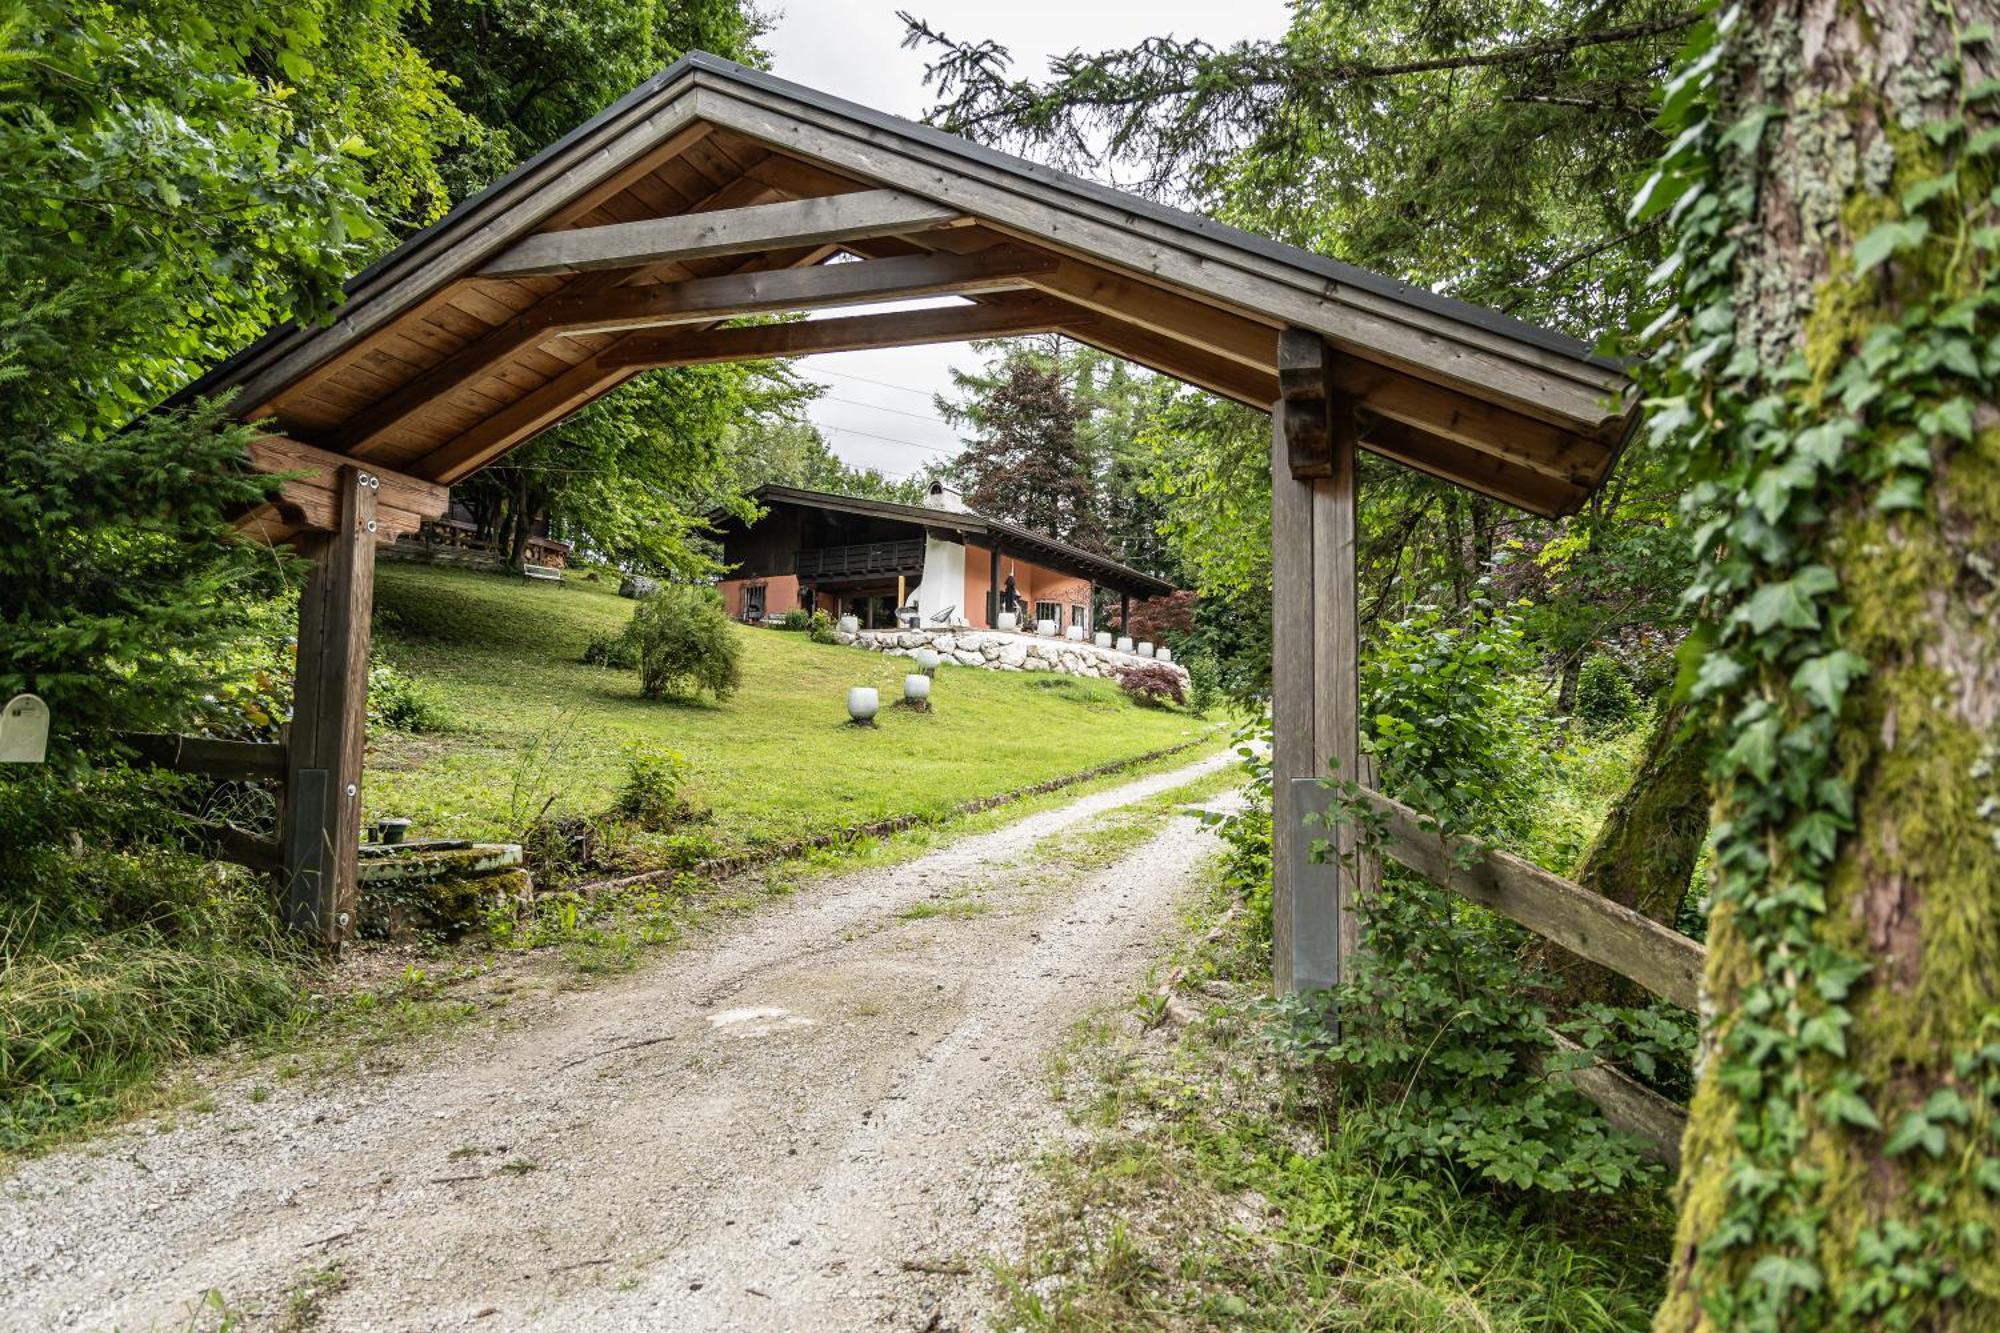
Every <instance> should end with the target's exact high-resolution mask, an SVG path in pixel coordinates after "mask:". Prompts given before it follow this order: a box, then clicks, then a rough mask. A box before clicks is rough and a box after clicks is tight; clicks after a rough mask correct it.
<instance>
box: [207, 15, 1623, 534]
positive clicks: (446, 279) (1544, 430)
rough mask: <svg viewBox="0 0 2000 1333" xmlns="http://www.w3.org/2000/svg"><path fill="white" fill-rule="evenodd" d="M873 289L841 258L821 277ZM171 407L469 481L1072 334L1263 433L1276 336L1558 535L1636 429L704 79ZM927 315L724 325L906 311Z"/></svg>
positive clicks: (669, 78)
mask: <svg viewBox="0 0 2000 1333" xmlns="http://www.w3.org/2000/svg"><path fill="white" fill-rule="evenodd" d="M835 259H840V260H860V261H862V262H860V263H829V262H827V261H829V260H835ZM347 291H348V296H347V302H346V304H345V305H344V306H343V307H342V308H341V310H340V311H339V312H338V316H337V318H335V319H334V320H333V322H332V323H331V324H329V325H326V326H323V327H303V328H302V327H287V328H283V329H279V330H277V331H275V332H274V333H272V334H271V335H270V336H268V337H266V338H264V339H263V340H261V341H260V342H258V343H257V344H255V345H254V346H252V347H250V348H248V349H247V350H245V351H244V352H242V353H241V354H239V355H237V356H235V357H233V358H231V359H230V360H229V361H227V362H225V363H224V364H223V365H221V366H218V367H217V368H216V369H215V370H214V371H213V372H211V373H210V374H209V375H207V376H205V377H203V379H202V380H200V381H199V382H197V383H196V384H195V385H193V386H191V387H190V388H189V389H188V390H187V391H185V392H184V393H183V394H181V395H178V396H177V397H179V398H181V399H185V398H187V397H190V396H193V395H196V394H216V393H219V392H222V391H224V390H235V391H236V392H237V397H236V400H235V402H236V407H237V410H238V411H239V413H240V414H241V415H243V416H244V417H246V418H265V417H274V418H275V419H276V422H277V425H278V427H279V429H281V430H282V431H283V432H284V433H285V434H287V435H289V436H291V437H293V438H295V439H297V440H299V441H302V442H304V443H306V444H310V445H316V446H319V447H322V448H325V449H327V450H330V451H332V452H334V453H338V454H341V455H344V456H347V457H351V458H353V459H356V460H360V461H366V462H368V463H369V464H371V465H373V466H375V467H377V468H378V469H390V470H397V471H401V472H405V473H408V474H410V475H411V476H413V477H416V478H420V479H423V480H430V481H440V482H447V483H448V482H451V481H455V480H457V479H459V478H461V477H463V476H466V475H468V474H469V473H470V472H472V471H475V470H477V469H478V468H479V467H480V466H482V465H483V464H485V463H486V462H488V461H491V460H492V459H493V458H496V457H498V456H500V455H501V454H502V453H504V452H506V451H507V450H508V449H510V448H512V447H514V446H515V445H517V444H519V443H521V442H522V441H524V440H526V439H528V438H531V437H532V436H533V435H534V434H535V433H537V432H538V431H540V430H542V429H545V428H546V427H548V426H549V425H551V424H553V423H555V422H557V421H559V420H561V419H562V417H563V416H565V415H567V414H568V413H569V412H572V411H575V410H576V409H577V408H579V407H581V406H582V405H584V404H586V403H588V402H590V401H592V400H593V399H594V398H595V397H597V396H599V395H600V394H602V393H604V392H607V391H608V390H609V389H611V388H612V387H615V386H616V385H617V384H619V383H621V382H623V381H624V380H625V379H628V378H630V377H631V376H633V375H635V374H638V373H639V372H640V371H642V370H644V369H646V368H648V367H652V366H661V365H681V364H691V363H697V362H703V361H716V360H727V359H737V358H741V357H754V356H771V355H787V354H804V353H808V352H812V351H823V350H836V349H845V348H850V347H859V346H887V345H904V344H908V343H912V342H922V341H951V340H957V339H962V338H967V337H981V336H995V335H997V334H1004V333H1018V332H1031V331H1060V332H1064V333H1067V334H1069V335H1071V336H1073V337H1075V338H1077V339H1079V340H1081V341H1084V342H1088V343H1091V344H1094V345H1096V346H1099V347H1102V348H1104V349H1105V350H1107V351H1110V352H1113V353H1115V354H1118V355H1121V356H1124V357H1127V358H1128V359H1131V360H1134V361H1137V362H1139V363H1141V364H1144V365H1148V366H1151V367H1152V368H1154V369H1156V370H1160V371H1162V372H1164V373H1167V374H1171V375H1175V376H1177V377H1179V378H1182V379H1184V380H1187V381H1189V382H1191V383H1195V384H1199V385H1201V386H1203V387H1205V388H1208V389H1210V390H1213V391H1215V392H1218V393H1221V394H1224V395H1226V396H1229V397H1232V398H1235V399H1237V400H1238V401H1241V402H1245V403H1248V404H1251V405H1253V406H1258V407H1262V408H1265V409H1267V410H1268V409H1269V408H1270V406H1271V404H1273V403H1274V402H1276V401H1278V399H1279V397H1280V388H1279V383H1278V374H1277V365H1276V354H1277V340H1278V335H1279V333H1280V332H1281V331H1282V330H1284V329H1285V328H1287V327H1296V328H1301V329H1307V330H1310V331H1313V332H1316V333H1318V334H1319V335H1321V336H1322V337H1323V338H1324V339H1325V340H1326V342H1327V343H1328V345H1329V346H1331V347H1332V348H1333V349H1335V351H1336V352H1337V353H1338V355H1337V357H1336V361H1335V368H1334V371H1333V387H1334V389H1335V390H1336V391H1337V392H1338V393H1339V394H1340V395H1342V396H1343V397H1345V398H1346V399H1348V400H1351V401H1353V402H1356V403H1358V404H1359V405H1360V408H1361V410H1362V418H1361V425H1362V432H1363V433H1362V436H1361V444H1362V447H1364V448H1367V449H1371V450H1373V451H1375V452H1377V453H1380V454H1382V455H1384V456H1385V457H1389V458H1392V459H1395V460H1397V461H1399V462H1403V463H1406V464H1408V465H1410V466H1414V467H1419V468H1422V469H1424V470H1427V471H1431V472H1434V473H1436V474H1438V475H1440V476H1444V477H1446V478H1448V479H1450V480H1452V481H1454V482H1457V483H1458V484H1460V485H1464V486H1467V487H1469V488H1471V489H1474V490H1478V491H1481V492H1483V493H1485V494H1489V495H1493V496H1496V497H1498V498H1501V499H1504V500H1507V501H1509V502H1511V503H1515V504H1518V505H1521V506H1522V507H1524V508H1528V509H1530V510H1533V511H1536V512H1540V513H1556V512H1563V511H1566V510H1568V509H1571V508H1574V507H1575V506H1576V505H1577V504H1578V503H1580V501H1581V500H1582V499H1583V498H1584V497H1585V496H1586V495H1587V494H1588V493H1589V492H1590V490H1591V489H1592V488H1593V487H1594V486H1596V485H1597V484H1598V483H1600V482H1601V481H1602V479H1603V477H1604V475H1605V473H1606V472H1607V470H1608V469H1609V467H1610V464H1611V462H1612V460H1613V458H1614V457H1615V454H1616V452H1617V450H1618V448H1619V446H1620V444H1621V443H1622V441H1623V439H1624V436H1625V434H1626V432H1627V430H1628V428H1629V426H1630V425H1631V423H1632V421H1633V419H1634V415H1635V409H1634V407H1633V405H1632V404H1631V402H1630V400H1629V397H1628V396H1627V389H1628V386H1627V384H1626V381H1625V377H1624V376H1623V374H1622V373H1621V372H1620V371H1619V369H1618V368H1617V367H1616V366H1615V365H1613V364H1611V363H1609V362H1606V361H1604V360H1603V359H1601V358H1598V357H1595V356H1593V355H1592V354H1591V353H1590V351H1589V349H1588V348H1586V347H1585V346H1583V345H1582V344H1580V343H1578V342H1576V341H1574V340H1572V339H1569V338H1566V337H1563V336H1561V335H1559V334H1555V333H1552V332H1549V331H1547V330H1544V329H1539V328H1536V327H1534V326H1532V325H1528V324H1525V323H1522V322H1521V321H1519V320H1515V319H1511V318H1509V317H1507V316H1504V315H1501V314H1498V313H1496V312H1493V311H1489V310H1484V309H1480V308H1478V307H1475V306H1469V305H1466V304H1464V303H1462V302H1458V301H1453V300H1450V299H1447V298H1444V297H1440V296H1437V295H1435V294H1433V293H1430V292H1427V291H1424V290H1422V289H1419V288H1415V287H1412V286H1409V285H1407V284H1403V283H1398V282H1394V281H1391V280H1389V279H1385V278H1382V277H1379V276H1377V275H1374V274H1370V273H1366V272H1364V271H1362V270H1359V269H1356V268H1353V267H1352V266H1350V265H1346V264H1341V263H1338V262H1335V261H1333V260H1329V259H1326V258H1324V257H1322V256H1318V255H1314V254H1311V253H1309V252H1307V251H1303V250H1299V249H1296V248H1294V247H1291V246H1287V245H1282V244H1279V243H1277V242H1275V241H1270V240H1267V239H1264V238H1261V237H1257V236H1253V235H1250V234H1248V233H1245V232H1242V231H1239V230H1237V229H1235V228H1232V227H1227V226H1224V225H1222V224H1220V223H1217V222H1213V221H1211V220H1209V219H1206V218H1201V217H1197V216H1194V215H1191V214H1188V213H1183V212H1179V211H1177V210H1174V209H1170V208H1166V207H1163V206H1161V205H1158V204H1155V203H1152V202H1149V201H1146V200H1143V199H1139V198H1136V197H1134V196H1130V195H1126V194H1123V193H1121V192H1119V191H1116V190H1112V189H1109V188H1107V187H1104V186H1101V185H1097V184H1094V183H1092V182H1088V181H1084V180H1081V179H1078V178H1076V177H1074V176H1069V175H1066V174H1064V173H1061V172H1057V171H1052V170H1050V169H1048V168H1046V167H1042V166H1039V165H1037V164H1035V163H1031V162H1027V161H1024V160H1022V159H1020V158H1016V157H1012V156H1009V155H1007V154H1004V153H999V152H995V151H993V150H991V149H988V148H984V147H981V146H979V145H976V144H972V143H969V142H967V141H965V140H962V139H958V138H956V137H954V136H951V135H947V134H944V133H942V132H940V131H938V130H936V129H934V128H931V127H928V126H924V125H919V124H916V123H913V122H910V121H906V120H902V119H899V118H897V117H893V116H888V115H885V114H883V113H881V112H878V111H874V110H872V109H870V108H867V107H863V106H859V105H856V104H855V103H852V102H848V101H845V100H843V99H840V98H835V97H830V96H827V95H825V94H823V93H819V92H816V91H814V90H812V89H809V88H805V87H802V86H800V85H798V84H795V83H791V82H789V81H787V80H784V79H780V78H776V77H774V76H772V75H769V74H765V73H762V72H760V71H756V70H751V69H747V68H745V67H743V66H741V65H737V64H734V63H731V62H729V61H725V60H720V59H718V58H716V57H714V56H709V55H706V54H701V53H697V54H694V55H690V56H688V57H686V58H685V59H683V60H681V61H679V62H677V63H676V64H674V65H673V66H672V67H671V68H669V69H667V70H665V71H664V72H662V73H661V74H660V75H659V76H657V77H656V78H654V79H651V80H649V81H647V82H646V83H645V84H643V85H641V86H640V87H639V88H637V89H635V90H634V91H633V92H632V93H631V94H629V95H628V96H626V97H625V98H623V99H621V100H620V101H619V102H617V103H616V104H614V105H613V106H611V107H609V108H607V109H606V110H605V111H604V112H602V113H601V114H599V115H598V116H596V117H594V118H592V119H591V120H590V121H589V122H587V123H585V124H584V125H582V126H580V127H578V128H577V129H576V130H575V131H574V132H572V133H571V134H569V135H566V136H565V137H564V138H563V139H562V140H560V141H559V142H557V143H555V144H553V145H551V146H550V147H549V148H547V149H546V150H544V151H543V152H542V153H540V154H539V155H537V156H536V157H535V158H533V159H532V160H530V161H529V162H526V163H524V164H523V165H522V166H521V167H519V168H518V169H516V170H515V171H514V172H512V173H510V174H509V175H508V176H506V177H505V178H503V179H502V180H500V181H499V182H497V183H496V184H495V185H493V186H492V187H491V188H490V189H488V190H486V191H485V192H483V193H482V194H480V195H478V196H476V197H474V198H472V199H469V200H467V201H465V202H464V203H462V204H460V205H459V206H458V207H457V208H455V209H454V210H452V212H451V213H450V214H449V215H448V216H447V217H445V218H444V219H443V220H441V221H440V222H438V223H437V224H435V225H434V226H432V227H430V228H428V229H426V230H425V231H423V232H420V233H418V234H417V235H415V236H413V237H411V238H410V239H409V240H407V241H405V242H404V243H403V244H402V245H400V246H398V247H397V249H396V250H395V251H393V252H392V253H390V254H389V255H387V256H385V257H384V258H383V259H382V260H380V261H379V262H377V263H376V264H374V265H372V266H371V267H370V268H368V269H367V270H365V271H364V272H362V273H361V274H359V275H358V276H357V277H356V278H355V279H354V280H353V281H352V282H350V283H349V284H348V289H347ZM942 293H953V294H959V295H962V296H964V297H966V298H968V299H969V301H970V302H971V304H970V305H967V306H963V307H957V308H953V309H947V310H931V311H924V312H920V313H918V314H915V315H892V316H882V315H875V316H858V317H850V318H843V319H828V320H818V321H812V322H807V323H788V324H778V325H768V324H767V325H764V326H762V327H748V328H743V327H724V326H725V325H728V324H729V323H730V322H731V321H734V320H738V319H740V318H741V317H744V316H755V315H772V314H787V313H792V312H798V311H805V310H815V309H825V308H827V307H830V306H837V305H842V304H860V303H874V302H881V301H884V300H893V299H898V298H901V297H906V296H912V295H936V294H942Z"/></svg>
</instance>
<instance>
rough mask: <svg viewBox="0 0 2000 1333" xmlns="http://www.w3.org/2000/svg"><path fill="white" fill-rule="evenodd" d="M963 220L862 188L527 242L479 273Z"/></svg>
mask: <svg viewBox="0 0 2000 1333" xmlns="http://www.w3.org/2000/svg"><path fill="white" fill-rule="evenodd" d="M963 220H964V219H963V216H962V215H961V214H959V213H956V212H954V211H953V210H952V209H950V208H947V207H945V206H944V205H942V204H934V203H932V202H931V201H930V200H928V199H919V198H917V197H916V196H915V195H910V194H904V193H903V192H902V191H901V190H857V191H854V192H852V193H848V194H834V195H826V196H823V197H820V198H814V199H793V200H785V201H782V202H779V203H768V204H754V205H750V206H748V207H744V208H725V209H709V210H705V211H702V212H696V213H679V214H676V215H674V216H672V217H663V218H647V219H645V220H643V221H639V222H614V223H611V224H609V225H607V226H602V227H577V228H572V229H570V230H567V231H548V232H542V233H541V234H539V235H536V236H530V237H528V238H527V239H526V240H524V241H522V242H521V243H520V244H518V245H516V246H515V247H514V248H513V249H511V250H509V251H507V253H505V254H503V255H501V256H500V257H499V258H498V259H495V260H493V261H492V262H490V263H488V264H487V265H486V267H484V268H482V269H481V270H479V272H480V276H482V277H487V278H518V277H530V276H541V275H546V274H553V273H584V272H588V271H590V270H593V269H606V268H632V267H634V266H637V265H642V264H657V263H663V262H667V261H673V262H676V263H678V262H681V261H684V260H689V259H707V258H712V257H714V256H716V255H740V254H751V253H754V252H756V251H758V250H771V249H785V248H789V247H792V246H799V245H820V244H826V243H830V242H839V241H854V240H865V239H867V238H868V237H871V236H894V235H898V234H900V233H903V232H909V231H917V230H920V229H923V228H926V227H943V226H950V225H955V224H958V223H960V222H962V221H963Z"/></svg>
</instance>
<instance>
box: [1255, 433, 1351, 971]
mask: <svg viewBox="0 0 2000 1333" xmlns="http://www.w3.org/2000/svg"><path fill="white" fill-rule="evenodd" d="M1270 413H1271V782H1272V806H1271V812H1272V818H1271V984H1272V989H1273V990H1274V991H1275V992H1276V993H1277V994H1278V995H1280V996H1287V995H1295V994H1297V993H1298V992H1299V991H1300V990H1303V989H1307V988H1309V987H1311V986H1312V985H1314V984H1315V983H1316V984H1318V985H1322V986H1323V985H1326V984H1327V982H1328V981H1329V980H1330V979H1331V978H1330V977H1329V976H1328V975H1326V973H1327V972H1330V970H1331V964H1330V963H1328V964H1326V965H1325V966H1324V967H1308V968H1307V969H1305V970H1304V972H1303V973H1302V972H1301V970H1300V968H1299V967H1298V952H1299V943H1300V942H1299V941H1298V939H1297V938H1296V933H1297V932H1296V930H1295V928H1294V921H1295V919H1296V917H1297V915H1298V912H1297V900H1298V898H1299V897H1300V895H1301V894H1305V893H1310V894H1315V895H1322V894H1323V895H1325V897H1326V898H1327V903H1326V905H1327V906H1328V908H1329V909H1330V908H1331V907H1332V906H1333V905H1334V904H1335V903H1337V901H1338V899H1337V897H1335V896H1334V895H1333V894H1332V893H1331V892H1330V891H1329V890H1328V889H1327V885H1328V883H1329V881H1328V880H1327V879H1326V876H1327V875H1328V874H1329V873H1330V872H1329V870H1328V868H1327V867H1325V866H1324V865H1318V866H1316V865H1315V864H1314V863H1313V862H1312V860H1311V859H1310V857H1309V855H1308V850H1309V848H1310V847H1311V844H1312V842H1313V836H1312V834H1311V833H1310V832H1309V830H1308V829H1307V827H1306V825H1305V823H1304V822H1303V819H1302V817H1301V814H1300V812H1299V811H1297V810H1295V809H1294V808H1293V806H1292V797H1291V795H1290V792H1291V784H1292V783H1293V782H1294V781H1295V780H1300V779H1310V778H1316V777H1317V776H1318V774H1317V773H1315V772H1314V769H1313V661H1312V651H1313V640H1312V620H1311V611H1312V521H1313V517H1312V485H1311V483H1310V482H1303V481H1295V480H1293V479H1292V472H1291V445H1290V443H1289V442H1288V441H1287V440H1286V438H1285V404H1284V402H1283V401H1282V400H1279V401H1275V402H1273V403H1272V404H1271V405H1270ZM1316 971H1317V972H1319V973H1320V975H1318V976H1315V975H1314V973H1315V972H1316Z"/></svg>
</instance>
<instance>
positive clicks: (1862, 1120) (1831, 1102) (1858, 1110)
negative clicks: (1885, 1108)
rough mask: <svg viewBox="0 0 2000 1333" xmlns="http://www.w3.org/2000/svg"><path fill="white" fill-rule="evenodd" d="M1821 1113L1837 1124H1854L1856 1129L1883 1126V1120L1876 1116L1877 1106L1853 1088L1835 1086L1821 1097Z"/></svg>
mask: <svg viewBox="0 0 2000 1333" xmlns="http://www.w3.org/2000/svg"><path fill="white" fill-rule="evenodd" d="M1819 1113H1820V1114H1821V1115H1823V1116H1825V1117H1826V1118H1827V1119H1828V1120H1831V1121H1833V1122H1834V1123H1836V1124H1841V1125H1853V1126H1854V1127H1855V1128H1856V1129H1880V1128H1882V1122H1881V1121H1880V1120H1878V1119H1876V1117H1875V1108H1873V1107H1872V1106H1870V1105H1869V1104H1868V1099H1867V1098H1865V1097H1863V1096H1862V1095H1861V1094H1860V1093H1858V1092H1855V1091H1854V1090H1853V1089H1851V1088H1835V1089H1834V1090H1833V1091H1831V1092H1828V1093H1827V1094H1826V1095H1824V1096H1823V1097H1821V1098H1820V1099H1819Z"/></svg>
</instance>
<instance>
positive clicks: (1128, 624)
mask: <svg viewBox="0 0 2000 1333" xmlns="http://www.w3.org/2000/svg"><path fill="white" fill-rule="evenodd" d="M1118 632H1119V633H1120V634H1125V635H1129V634H1131V633H1132V594H1131V593H1129V592H1120V593H1119V594H1118Z"/></svg>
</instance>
